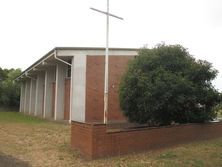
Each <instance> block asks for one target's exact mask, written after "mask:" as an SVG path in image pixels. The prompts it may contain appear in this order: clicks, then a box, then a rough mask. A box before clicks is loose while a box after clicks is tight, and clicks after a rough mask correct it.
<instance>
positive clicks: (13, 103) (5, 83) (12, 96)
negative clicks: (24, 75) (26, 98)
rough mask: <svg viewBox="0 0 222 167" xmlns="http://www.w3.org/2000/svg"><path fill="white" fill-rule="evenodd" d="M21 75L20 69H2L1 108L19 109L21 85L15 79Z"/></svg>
mask: <svg viewBox="0 0 222 167" xmlns="http://www.w3.org/2000/svg"><path fill="white" fill-rule="evenodd" d="M19 74H21V70H20V69H1V68H0V108H1V107H3V108H18V107H19V99H20V98H19V97H20V83H18V82H15V81H14V79H15V78H16V77H17V76H18V75H19Z"/></svg>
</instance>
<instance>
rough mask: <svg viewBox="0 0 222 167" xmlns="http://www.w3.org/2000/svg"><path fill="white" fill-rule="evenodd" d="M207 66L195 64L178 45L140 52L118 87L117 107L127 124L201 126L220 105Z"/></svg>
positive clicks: (218, 94) (199, 62) (211, 71)
mask: <svg viewBox="0 0 222 167" xmlns="http://www.w3.org/2000/svg"><path fill="white" fill-rule="evenodd" d="M217 73H218V72H217V70H215V69H214V68H213V67H212V65H211V63H209V62H207V61H204V60H195V59H194V58H193V57H192V56H191V55H190V54H189V53H188V51H187V50H186V49H185V48H184V47H182V46H180V45H164V44H161V45H157V46H156V47H154V48H153V49H141V50H140V51H139V56H137V57H136V58H135V59H134V60H133V61H132V62H131V63H130V64H129V68H128V71H127V72H126V74H125V75H124V76H123V78H122V82H121V85H120V92H119V96H120V106H121V108H122V110H123V113H124V115H125V116H126V117H128V119H129V121H131V122H137V123H147V124H150V125H169V124H171V123H172V122H176V123H193V122H204V121H208V120H211V119H213V118H214V117H215V116H216V113H215V110H213V108H214V106H215V105H217V104H218V103H219V102H220V101H221V95H220V93H219V92H218V91H217V90H216V89H215V88H214V87H213V86H212V84H211V81H212V80H213V79H214V78H215V77H216V75H217Z"/></svg>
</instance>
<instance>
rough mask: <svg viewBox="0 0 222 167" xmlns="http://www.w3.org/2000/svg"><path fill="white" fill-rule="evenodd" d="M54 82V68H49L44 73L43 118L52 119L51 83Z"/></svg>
mask: <svg viewBox="0 0 222 167" xmlns="http://www.w3.org/2000/svg"><path fill="white" fill-rule="evenodd" d="M54 81H55V68H53V67H51V68H49V69H47V70H46V73H45V98H44V114H43V117H44V118H51V117H52V82H54Z"/></svg>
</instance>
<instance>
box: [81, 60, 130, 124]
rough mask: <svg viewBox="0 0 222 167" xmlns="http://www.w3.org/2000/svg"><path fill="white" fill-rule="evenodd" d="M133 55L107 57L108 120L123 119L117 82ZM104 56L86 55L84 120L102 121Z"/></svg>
mask: <svg viewBox="0 0 222 167" xmlns="http://www.w3.org/2000/svg"><path fill="white" fill-rule="evenodd" d="M133 58H134V56H110V57H109V103H108V105H109V106H108V108H109V110H108V121H110V122H112V121H123V120H125V118H124V116H123V115H122V113H121V110H120V106H119V94H118V89H119V83H120V80H121V77H122V75H123V73H124V72H125V71H126V69H127V64H128V62H129V60H132V59H133ZM104 61H105V57H104V56H87V69H86V115H85V119H86V122H102V121H103V107H104V66H105V65H104V64H105V62H104Z"/></svg>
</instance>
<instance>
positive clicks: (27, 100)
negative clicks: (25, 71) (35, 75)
mask: <svg viewBox="0 0 222 167" xmlns="http://www.w3.org/2000/svg"><path fill="white" fill-rule="evenodd" d="M30 83H31V80H30V79H27V80H26V84H25V106H24V108H25V109H24V112H25V113H29V105H30Z"/></svg>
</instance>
